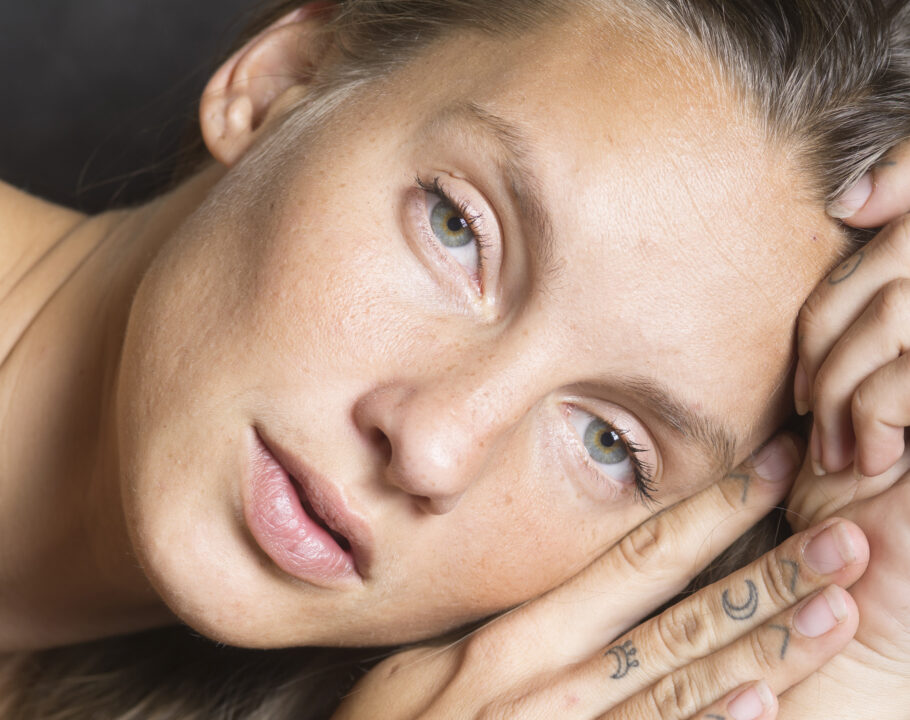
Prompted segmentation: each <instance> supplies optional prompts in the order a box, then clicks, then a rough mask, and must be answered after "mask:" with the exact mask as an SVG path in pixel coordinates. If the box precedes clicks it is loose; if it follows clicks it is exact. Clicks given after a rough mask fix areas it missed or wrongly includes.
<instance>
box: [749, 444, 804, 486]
mask: <svg viewBox="0 0 910 720" xmlns="http://www.w3.org/2000/svg"><path fill="white" fill-rule="evenodd" d="M798 462H799V457H798V456H797V452H796V445H794V444H793V440H792V439H791V438H790V437H789V436H788V435H778V436H777V437H776V438H774V439H773V440H772V441H771V442H769V443H768V444H767V445H765V446H764V447H762V448H761V449H759V450H758V451H757V452H756V453H755V455H753V456H752V468H753V469H754V470H755V474H756V475H758V476H759V477H760V478H761V479H762V480H767V481H768V482H783V481H785V480H788V479H790V478H791V477H792V476H793V474H794V473H795V472H796V465H797V463H798Z"/></svg>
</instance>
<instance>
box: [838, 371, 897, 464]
mask: <svg viewBox="0 0 910 720" xmlns="http://www.w3.org/2000/svg"><path fill="white" fill-rule="evenodd" d="M908 387H910V354H908V355H901V356H900V357H899V358H897V359H896V360H894V361H892V362H890V363H888V364H887V365H885V366H884V367H882V368H879V369H878V370H876V371H875V372H874V373H872V375H870V376H869V377H867V378H866V379H865V380H864V381H863V382H862V383H861V384H860V386H859V387H858V388H857V389H856V392H855V393H854V394H853V400H852V406H851V414H852V416H853V431H854V434H855V435H856V450H855V453H856V455H855V457H854V467H855V468H856V472H857V473H859V474H861V475H865V476H870V477H875V476H877V475H881V474H882V473H883V472H885V471H886V470H888V468H890V467H891V466H892V465H893V464H894V463H896V462H897V461H898V460H899V459H900V457H901V455H903V453H904V428H905V427H907V426H910V391H908V390H903V388H908Z"/></svg>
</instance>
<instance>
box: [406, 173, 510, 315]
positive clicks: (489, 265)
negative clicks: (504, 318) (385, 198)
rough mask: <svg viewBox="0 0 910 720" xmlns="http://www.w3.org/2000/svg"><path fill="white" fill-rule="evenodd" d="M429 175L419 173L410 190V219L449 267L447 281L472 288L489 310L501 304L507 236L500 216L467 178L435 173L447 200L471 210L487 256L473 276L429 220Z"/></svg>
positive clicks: (428, 247) (460, 287) (425, 243)
mask: <svg viewBox="0 0 910 720" xmlns="http://www.w3.org/2000/svg"><path fill="white" fill-rule="evenodd" d="M424 177H427V175H425V174H424V175H418V182H419V183H420V185H417V184H415V185H414V186H413V187H412V188H411V189H410V190H409V197H408V207H409V212H408V216H409V222H410V223H411V225H412V227H414V228H415V229H416V231H417V235H418V237H419V239H420V241H421V242H420V244H421V246H422V249H423V250H424V252H425V253H426V254H427V255H428V256H429V258H430V259H431V260H432V261H433V262H435V263H436V264H437V265H441V266H442V268H445V270H446V271H445V272H444V273H443V274H444V275H445V276H446V277H445V278H444V279H445V281H446V282H447V283H448V284H449V285H450V286H452V287H453V289H455V290H461V291H462V292H463V291H464V290H468V291H469V293H470V296H471V300H472V301H473V303H472V304H480V305H481V306H484V307H485V308H487V312H490V311H492V310H494V309H495V308H496V307H497V306H498V304H499V297H500V294H501V290H500V282H499V277H500V272H501V265H502V256H503V238H502V231H501V228H500V224H499V220H498V217H497V215H496V213H495V212H494V211H493V208H492V206H491V205H490V203H488V202H487V201H486V199H485V198H484V197H483V196H482V195H481V193H480V192H479V191H477V190H476V189H475V188H473V187H472V186H470V185H469V184H468V183H467V181H464V180H461V179H460V178H455V177H453V176H447V175H445V174H442V173H435V174H432V177H433V178H434V182H438V183H439V186H440V188H441V189H442V190H443V191H444V193H445V196H444V197H442V199H443V200H446V199H447V198H448V200H449V201H450V202H451V203H452V204H453V205H454V207H455V208H456V209H458V210H459V211H462V209H466V210H468V211H469V212H470V220H471V229H472V232H473V233H474V235H475V242H477V243H478V252H479V253H482V255H483V258H482V261H481V263H480V275H481V276H480V277H474V278H472V277H471V276H470V275H469V274H468V272H467V271H466V270H465V268H464V267H463V266H462V265H461V264H460V263H458V262H457V261H456V260H455V259H454V258H453V257H452V255H451V254H450V253H449V252H447V251H446V250H445V249H444V248H443V247H442V245H441V243H440V242H439V239H438V238H436V236H435V235H434V234H433V231H432V228H431V227H430V224H429V217H428V215H429V213H428V206H427V202H426V195H427V193H428V192H431V191H427V190H426V189H425V187H426V186H427V185H428V184H429V185H430V186H432V183H426V182H424V181H423V178H424Z"/></svg>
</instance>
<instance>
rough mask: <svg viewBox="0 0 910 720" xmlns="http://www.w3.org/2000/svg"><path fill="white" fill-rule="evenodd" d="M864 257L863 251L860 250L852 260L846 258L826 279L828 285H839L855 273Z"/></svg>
mask: <svg viewBox="0 0 910 720" xmlns="http://www.w3.org/2000/svg"><path fill="white" fill-rule="evenodd" d="M865 257H866V253H865V251H864V250H860V251H859V252H858V253H856V255H854V256H853V257H852V258H848V259H847V260H846V261H844V263H843V264H842V265H841V266H840V267H838V268H837V270H835V271H834V272H833V273H831V275H830V276H829V277H828V284H829V285H839V284H840V283H842V282H843V281H844V280H846V279H848V278H849V277H851V276H852V275H853V273H855V272H856V271H857V270H858V269H859V266H860V265H862V264H863V260H864V259H865Z"/></svg>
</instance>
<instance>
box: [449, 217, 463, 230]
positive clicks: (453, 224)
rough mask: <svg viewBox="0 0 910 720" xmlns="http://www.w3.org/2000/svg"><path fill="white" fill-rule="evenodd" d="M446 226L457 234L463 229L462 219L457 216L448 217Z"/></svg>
mask: <svg viewBox="0 0 910 720" xmlns="http://www.w3.org/2000/svg"><path fill="white" fill-rule="evenodd" d="M446 225H447V226H448V228H449V230H451V231H452V232H453V233H454V232H459V231H460V230H461V229H462V228H463V227H464V225H463V221H462V219H461V218H460V217H458V216H452V217H450V218H449V221H448V222H447V223H446Z"/></svg>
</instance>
